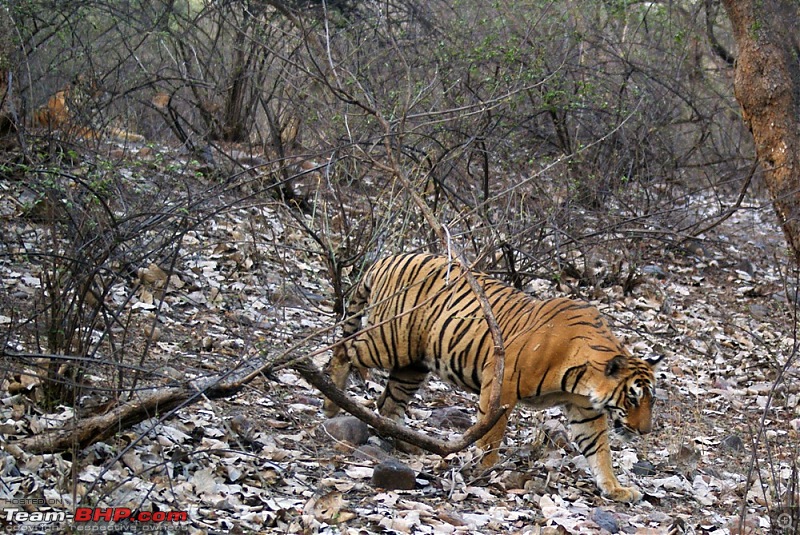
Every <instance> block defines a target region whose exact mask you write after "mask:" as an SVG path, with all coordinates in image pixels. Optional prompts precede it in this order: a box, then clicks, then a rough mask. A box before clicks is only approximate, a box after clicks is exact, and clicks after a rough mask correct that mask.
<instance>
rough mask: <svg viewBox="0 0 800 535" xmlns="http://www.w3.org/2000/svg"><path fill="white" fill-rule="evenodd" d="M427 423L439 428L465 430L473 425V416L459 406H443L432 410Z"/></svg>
mask: <svg viewBox="0 0 800 535" xmlns="http://www.w3.org/2000/svg"><path fill="white" fill-rule="evenodd" d="M427 423H428V424H429V425H431V426H433V427H438V428H450V429H461V430H463V429H468V428H469V427H470V426H471V425H472V416H470V415H469V414H467V412H466V411H464V410H463V409H460V408H458V407H441V408H439V409H434V410H433V411H432V412H431V415H430V416H429V417H428V422H427Z"/></svg>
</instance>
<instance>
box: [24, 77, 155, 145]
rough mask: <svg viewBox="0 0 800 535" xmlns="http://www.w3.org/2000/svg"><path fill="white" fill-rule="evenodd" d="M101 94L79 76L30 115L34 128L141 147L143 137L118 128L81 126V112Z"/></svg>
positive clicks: (94, 86) (90, 83)
mask: <svg viewBox="0 0 800 535" xmlns="http://www.w3.org/2000/svg"><path fill="white" fill-rule="evenodd" d="M101 94H102V91H101V90H99V89H98V88H97V85H96V84H94V83H92V82H88V81H87V80H86V78H85V77H84V76H78V77H76V78H75V80H74V81H73V82H72V83H68V84H67V85H65V86H64V88H63V89H61V90H60V91H57V92H56V93H55V94H53V95H52V96H51V97H50V98H49V99H48V100H47V103H46V104H45V105H43V106H40V107H39V108H37V109H36V111H35V112H34V113H33V121H34V123H35V124H36V125H37V126H41V127H43V128H47V129H48V130H50V131H52V130H61V131H63V132H64V133H66V134H69V135H74V136H76V137H79V138H82V139H89V140H99V139H101V138H103V137H105V136H108V137H111V138H113V139H116V140H118V141H123V142H129V143H141V142H143V141H144V137H143V136H141V135H139V134H134V133H133V132H128V131H127V130H123V129H120V128H113V127H103V128H92V127H89V126H84V125H83V124H81V123H82V122H84V121H81V120H80V115H81V114H80V110H82V109H88V108H90V105H91V104H92V103H93V102H94V101H97V100H98V98H99V96H100V95H101Z"/></svg>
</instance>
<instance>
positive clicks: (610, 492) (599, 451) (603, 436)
mask: <svg viewBox="0 0 800 535" xmlns="http://www.w3.org/2000/svg"><path fill="white" fill-rule="evenodd" d="M565 410H566V413H567V419H568V420H569V425H570V430H571V431H572V440H573V441H574V442H575V443H576V444H577V446H578V449H579V450H580V451H581V453H583V456H584V457H586V460H587V461H588V462H589V467H590V468H591V470H592V474H594V478H595V481H596V482H597V486H598V487H599V488H600V490H601V491H602V492H603V495H604V496H606V497H608V498H611V499H612V500H614V501H617V502H638V501H639V500H641V499H642V493H641V492H639V491H638V490H637V489H635V488H633V487H623V486H622V485H620V484H619V481H618V480H617V476H616V475H614V470H613V468H612V466H611V448H610V446H609V444H608V422H607V419H606V415H605V413H602V412H597V411H596V410H594V409H591V408H589V409H585V408H582V407H577V406H575V405H565Z"/></svg>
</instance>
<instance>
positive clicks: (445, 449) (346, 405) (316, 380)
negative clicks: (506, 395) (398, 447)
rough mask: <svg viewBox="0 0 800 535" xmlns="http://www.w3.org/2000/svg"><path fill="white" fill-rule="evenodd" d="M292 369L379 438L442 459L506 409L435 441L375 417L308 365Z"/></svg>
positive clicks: (483, 431)
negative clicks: (454, 436)
mask: <svg viewBox="0 0 800 535" xmlns="http://www.w3.org/2000/svg"><path fill="white" fill-rule="evenodd" d="M292 368H293V369H294V370H295V371H297V373H299V374H300V375H301V376H302V377H303V379H305V380H306V381H308V382H309V383H311V384H312V385H313V386H315V387H316V388H317V389H318V390H319V391H320V392H322V393H323V394H325V396H327V397H328V398H330V399H331V401H333V402H334V403H336V404H337V405H338V406H339V407H340V408H342V409H344V410H345V411H347V412H349V413H350V414H352V415H353V416H355V417H356V418H358V419H359V420H361V421H363V422H365V423H366V424H367V425H371V426H372V427H373V428H375V430H376V431H377V432H378V433H380V434H381V435H383V436H391V437H393V438H397V439H400V440H402V441H404V442H408V443H409V444H413V445H415V446H419V447H420V448H423V449H425V450H427V451H429V452H431V453H436V454H438V455H442V456H444V455H448V454H450V453H455V452H457V451H461V450H463V449H464V448H466V447H467V446H469V445H470V444H472V443H473V442H475V441H476V440H478V439H479V438H481V437H482V436H483V435H485V434H486V433H487V432H488V431H489V429H491V428H492V427H493V426H494V424H496V423H497V420H499V419H500V417H501V416H502V415H503V412H504V411H505V409H507V407H501V409H502V410H499V411H496V412H493V413H491V415H489V416H487V417H486V418H483V419H481V420H480V421H478V422H477V423H476V424H474V425H473V426H472V427H470V428H469V429H467V430H466V431H465V432H464V434H463V435H461V438H459V439H458V440H447V441H443V440H437V439H435V438H432V437H430V436H428V435H426V434H423V433H419V432H417V431H414V430H412V429H410V428H408V427H405V426H402V425H400V424H398V423H397V422H395V421H394V420H390V419H389V418H384V417H383V416H381V415H379V414H378V413H376V412H374V411H372V410H370V409H368V408H367V407H364V406H363V405H361V404H360V403H358V402H356V401H355V400H353V398H351V397H350V396H348V395H346V394H345V393H344V392H343V391H342V390H340V389H339V388H337V387H336V385H334V384H333V381H331V380H330V378H329V377H328V376H327V375H325V374H324V373H323V372H321V371H320V370H319V368H317V367H316V366H314V364H312V363H310V362H308V361H299V362H295V363H294V364H292Z"/></svg>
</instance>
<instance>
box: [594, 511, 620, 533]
mask: <svg viewBox="0 0 800 535" xmlns="http://www.w3.org/2000/svg"><path fill="white" fill-rule="evenodd" d="M592 520H593V521H594V522H595V524H597V525H598V526H600V527H601V528H602V529H604V530H606V531H608V532H609V533H619V522H617V517H616V516H615V515H614V513H612V512H610V511H606V510H605V509H600V508H597V509H595V510H594V511H592Z"/></svg>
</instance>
